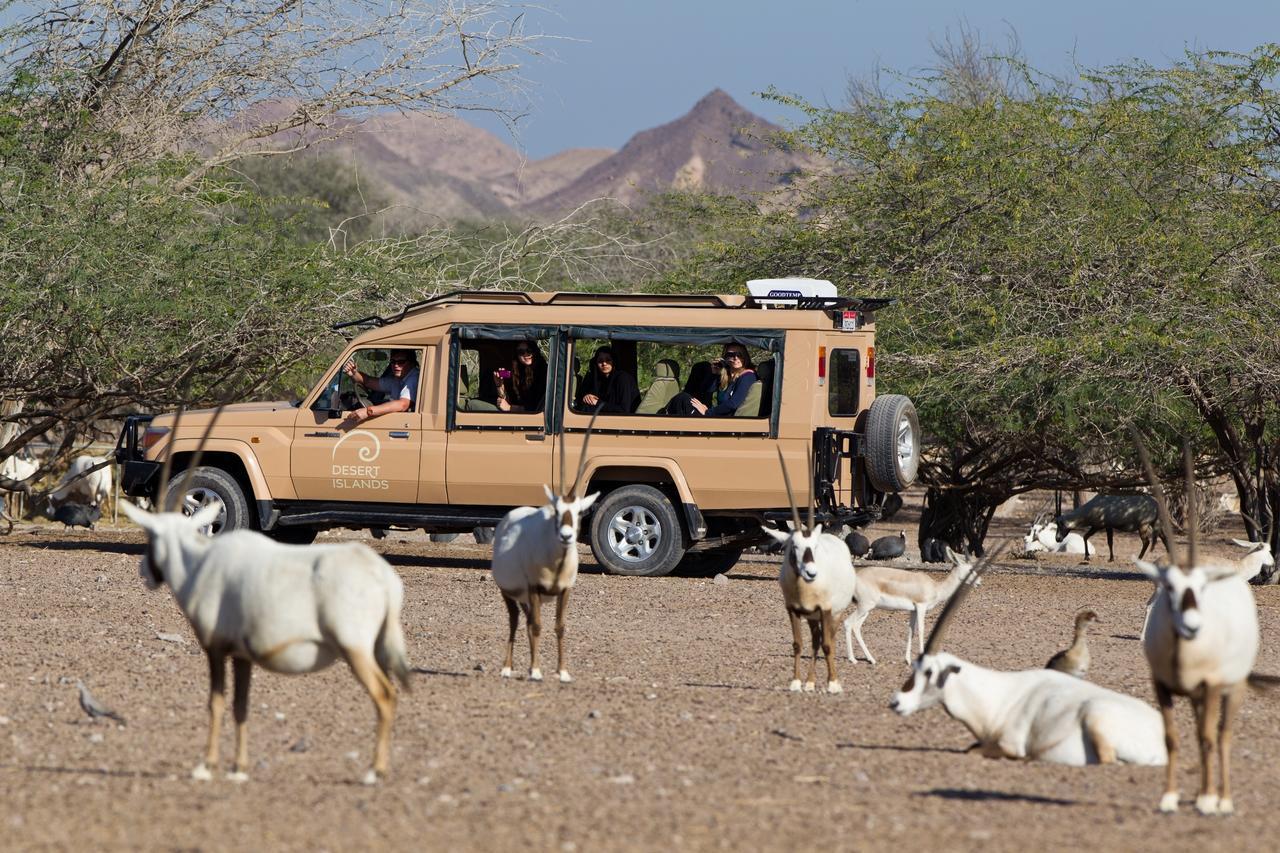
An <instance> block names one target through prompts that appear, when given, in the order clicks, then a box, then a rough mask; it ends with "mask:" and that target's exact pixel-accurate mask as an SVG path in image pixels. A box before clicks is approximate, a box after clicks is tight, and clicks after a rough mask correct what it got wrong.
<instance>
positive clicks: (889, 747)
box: [836, 740, 968, 755]
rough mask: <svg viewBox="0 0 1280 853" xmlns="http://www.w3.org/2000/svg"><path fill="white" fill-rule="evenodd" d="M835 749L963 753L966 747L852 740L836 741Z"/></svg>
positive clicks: (965, 751)
mask: <svg viewBox="0 0 1280 853" xmlns="http://www.w3.org/2000/svg"><path fill="white" fill-rule="evenodd" d="M836 749H867V750H873V751H888V752H942V753H947V752H949V753H951V754H952V755H964V754H966V753H967V752H968V750H967V749H961V748H959V747H945V746H902V745H901V744H896V743H853V742H852V741H847V740H846V741H837V742H836Z"/></svg>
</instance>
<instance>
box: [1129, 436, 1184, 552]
mask: <svg viewBox="0 0 1280 853" xmlns="http://www.w3.org/2000/svg"><path fill="white" fill-rule="evenodd" d="M1130 429H1131V430H1132V431H1133V443H1134V444H1135V445H1136V446H1137V448H1138V459H1139V460H1141V461H1142V470H1143V471H1144V472H1146V475H1147V484H1148V485H1150V486H1151V496H1152V497H1153V498H1155V499H1156V511H1157V512H1159V513H1160V526H1161V527H1162V528H1163V529H1164V535H1165V536H1166V537H1167V539H1166V541H1168V543H1169V544H1173V518H1172V516H1170V515H1169V504H1168V502H1166V501H1165V499H1164V487H1163V486H1161V485H1160V478H1159V477H1157V476H1156V469H1155V468H1153V467H1152V466H1151V455H1150V454H1149V453H1147V445H1146V444H1145V443H1143V441H1142V435H1141V434H1139V432H1138V428H1137V427H1130ZM1169 557H1170V559H1172V560H1173V562H1175V563H1177V562H1178V557H1177V555H1176V554H1175V553H1173V552H1170V554H1169Z"/></svg>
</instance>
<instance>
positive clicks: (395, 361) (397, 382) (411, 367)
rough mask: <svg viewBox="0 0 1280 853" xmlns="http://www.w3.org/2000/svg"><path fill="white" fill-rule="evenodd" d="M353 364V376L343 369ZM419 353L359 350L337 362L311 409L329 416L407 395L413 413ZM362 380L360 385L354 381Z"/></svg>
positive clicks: (418, 383) (419, 380) (418, 387)
mask: <svg viewBox="0 0 1280 853" xmlns="http://www.w3.org/2000/svg"><path fill="white" fill-rule="evenodd" d="M348 364H352V365H354V367H355V369H356V371H357V375H350V374H348V373H347V371H346V370H345V369H344V368H345V366H346V365H348ZM421 368H422V352H421V351H420V350H418V349H392V348H389V347H363V348H361V349H358V350H356V351H355V352H354V353H352V354H351V355H349V356H348V357H347V358H346V359H344V360H342V361H340V362H339V363H338V364H337V366H336V367H335V368H334V369H333V372H332V373H331V374H330V375H329V376H328V377H327V379H326V380H325V382H324V385H323V387H322V388H321V391H320V393H319V394H318V395H316V398H315V400H314V401H312V403H311V410H312V411H315V412H320V411H326V410H327V412H328V413H329V417H330V418H333V417H340V416H341V414H342V413H345V412H349V411H352V410H353V409H358V408H360V407H361V406H368V405H377V404H378V403H385V402H386V401H388V400H391V399H394V398H397V397H402V396H407V397H408V399H409V400H410V407H409V411H417V409H418V399H419V394H420V393H421V386H422V369H421ZM357 378H363V379H364V381H363V382H359V381H357Z"/></svg>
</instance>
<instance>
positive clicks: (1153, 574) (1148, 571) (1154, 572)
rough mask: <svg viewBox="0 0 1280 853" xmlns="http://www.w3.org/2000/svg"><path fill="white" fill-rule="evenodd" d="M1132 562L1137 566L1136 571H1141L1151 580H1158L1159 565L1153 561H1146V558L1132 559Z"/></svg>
mask: <svg viewBox="0 0 1280 853" xmlns="http://www.w3.org/2000/svg"><path fill="white" fill-rule="evenodd" d="M1133 563H1134V565H1136V566H1137V567H1138V571H1140V572H1142V573H1143V574H1144V575H1146V576H1147V577H1149V578H1150V579H1151V580H1153V581H1158V580H1160V567H1159V566H1157V565H1156V564H1155V563H1148V562H1147V561H1146V560H1134V561H1133Z"/></svg>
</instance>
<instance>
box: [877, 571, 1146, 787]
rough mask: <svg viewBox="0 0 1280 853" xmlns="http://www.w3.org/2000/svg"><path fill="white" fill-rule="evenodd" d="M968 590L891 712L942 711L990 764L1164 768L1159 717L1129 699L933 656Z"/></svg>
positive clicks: (1081, 684) (1051, 674)
mask: <svg viewBox="0 0 1280 853" xmlns="http://www.w3.org/2000/svg"><path fill="white" fill-rule="evenodd" d="M1001 550H1003V548H999V549H997V550H996V552H995V553H993V554H992V555H991V557H990V558H989V559H995V557H996V556H998V555H999V553H1000V551H1001ZM987 565H988V561H987V560H984V561H983V562H982V563H979V565H978V566H977V567H975V568H974V571H973V577H974V579H975V580H976V579H977V578H978V577H980V576H981V574H982V572H984V571H985V570H986V566H987ZM971 587H972V581H970V582H969V583H966V584H964V585H962V586H961V587H960V589H959V590H957V591H956V594H955V595H953V596H952V597H951V600H950V601H948V602H947V606H946V607H945V608H943V611H942V615H941V616H939V617H938V621H937V623H936V624H935V625H934V626H933V631H932V632H931V633H930V635H929V641H928V642H927V643H926V644H925V650H924V653H923V654H922V655H920V657H918V658H916V660H915V663H913V664H912V665H911V676H910V678H908V679H907V682H906V684H904V685H903V686H902V689H901V690H900V691H899V692H898V693H896V694H894V697H893V701H891V702H890V703H889V707H890V708H892V709H893V710H895V711H897V712H898V713H899V714H902V715H903V716H906V715H908V714H912V713H915V712H916V711H919V710H924V709H927V708H931V707H933V706H934V705H938V704H941V705H942V707H943V709H944V710H945V711H946V712H947V713H948V714H949V715H951V716H952V717H953V718H955V719H956V720H959V721H960V722H961V723H963V724H964V725H965V727H966V728H968V729H969V731H970V732H972V733H973V735H974V737H976V738H977V739H978V748H979V749H980V750H981V751H982V754H983V755H986V756H988V757H991V758H1023V759H1031V760H1036V761H1049V762H1053V763H1055V764H1070V765H1074V766H1081V765H1085V764H1110V763H1114V762H1117V761H1119V762H1125V763H1128V764H1156V765H1158V764H1164V763H1165V747H1164V737H1163V732H1162V731H1161V724H1160V715H1159V714H1158V713H1156V711H1155V709H1153V708H1152V707H1151V706H1149V705H1147V704H1145V703H1144V702H1142V701H1140V700H1138V699H1135V698H1133V697H1132V696H1126V695H1124V694H1123V693H1117V692H1115V691H1113V690H1107V689H1106V688H1104V687H1099V686H1098V685H1096V684H1092V683H1090V682H1088V681H1082V680H1081V679H1078V678H1073V677H1072V676H1070V675H1067V674H1065V673H1061V672H1057V671H1055V670H1052V669H1032V670H1024V671H1022V672H999V671H997V670H992V669H986V668H985V667H981V666H978V665H977V664H974V663H971V662H969V661H967V660H963V659H961V658H958V657H956V656H955V655H951V654H946V653H945V652H942V651H940V649H939V647H940V646H941V642H942V637H943V636H944V634H945V633H946V628H947V623H948V622H949V621H950V619H951V618H952V617H953V616H954V614H955V611H956V608H957V607H958V606H959V604H960V603H961V602H962V601H963V600H964V596H965V594H966V593H967V592H968V591H969V589H971Z"/></svg>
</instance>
